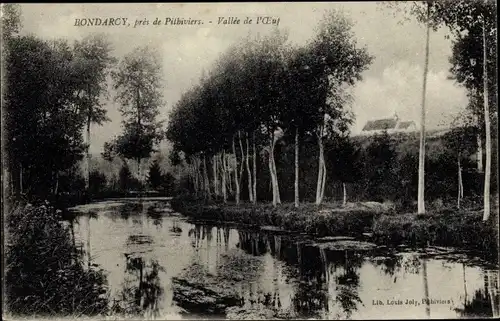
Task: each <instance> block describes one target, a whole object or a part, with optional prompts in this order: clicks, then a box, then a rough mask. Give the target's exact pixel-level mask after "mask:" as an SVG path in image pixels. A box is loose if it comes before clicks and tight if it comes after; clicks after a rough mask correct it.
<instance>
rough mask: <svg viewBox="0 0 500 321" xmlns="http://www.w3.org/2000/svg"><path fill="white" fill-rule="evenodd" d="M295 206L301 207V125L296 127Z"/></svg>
mask: <svg viewBox="0 0 500 321" xmlns="http://www.w3.org/2000/svg"><path fill="white" fill-rule="evenodd" d="M294 190H295V195H294V199H295V207H299V127H295V183H294Z"/></svg>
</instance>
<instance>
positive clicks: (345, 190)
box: [342, 182, 347, 206]
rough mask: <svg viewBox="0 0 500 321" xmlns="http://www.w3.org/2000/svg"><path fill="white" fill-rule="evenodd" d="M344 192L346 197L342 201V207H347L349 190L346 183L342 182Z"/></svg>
mask: <svg viewBox="0 0 500 321" xmlns="http://www.w3.org/2000/svg"><path fill="white" fill-rule="evenodd" d="M342 191H343V195H344V197H343V199H342V205H343V206H346V205H347V189H346V186H345V183H344V182H342Z"/></svg>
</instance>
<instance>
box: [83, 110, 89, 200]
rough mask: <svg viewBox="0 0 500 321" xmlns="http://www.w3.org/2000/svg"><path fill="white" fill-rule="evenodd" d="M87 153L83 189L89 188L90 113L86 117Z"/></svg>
mask: <svg viewBox="0 0 500 321" xmlns="http://www.w3.org/2000/svg"><path fill="white" fill-rule="evenodd" d="M87 145H88V146H87V151H86V155H85V156H86V157H85V173H84V175H85V189H86V190H87V191H88V190H89V188H90V111H89V114H88V117H87Z"/></svg>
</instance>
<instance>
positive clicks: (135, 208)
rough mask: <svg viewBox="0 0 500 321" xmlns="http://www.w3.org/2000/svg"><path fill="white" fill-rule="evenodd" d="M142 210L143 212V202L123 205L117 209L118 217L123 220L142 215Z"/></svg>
mask: <svg viewBox="0 0 500 321" xmlns="http://www.w3.org/2000/svg"><path fill="white" fill-rule="evenodd" d="M143 210H144V203H143V202H133V203H132V202H131V203H124V204H123V205H121V206H120V207H119V208H118V212H119V213H120V217H121V218H122V219H124V220H127V219H128V218H129V217H130V216H131V215H133V214H138V213H142V211H143Z"/></svg>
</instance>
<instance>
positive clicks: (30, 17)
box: [21, 2, 467, 153]
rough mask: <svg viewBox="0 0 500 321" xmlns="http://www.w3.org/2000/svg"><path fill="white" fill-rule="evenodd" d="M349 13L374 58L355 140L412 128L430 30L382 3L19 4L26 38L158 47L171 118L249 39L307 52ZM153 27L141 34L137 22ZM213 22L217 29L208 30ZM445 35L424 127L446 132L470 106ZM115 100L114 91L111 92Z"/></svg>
mask: <svg viewBox="0 0 500 321" xmlns="http://www.w3.org/2000/svg"><path fill="white" fill-rule="evenodd" d="M329 9H338V10H342V11H343V12H344V14H345V15H347V16H348V17H350V18H351V19H352V21H353V22H354V26H353V31H354V34H355V37H356V39H357V42H358V44H359V45H360V46H365V47H366V48H367V50H368V52H369V53H370V54H371V55H373V56H374V57H375V59H374V61H373V63H372V64H371V65H370V67H369V69H368V70H366V71H365V72H364V73H363V74H362V77H363V79H362V81H360V82H358V83H357V84H356V86H355V87H354V88H353V89H352V90H353V96H354V101H353V105H352V111H353V112H354V114H355V116H356V121H355V123H354V124H353V126H352V128H351V131H352V133H353V134H356V133H358V132H359V131H360V130H361V129H362V127H363V126H364V124H365V123H366V122H367V121H368V120H374V119H379V118H384V117H392V115H393V114H394V113H397V114H398V116H399V117H400V119H402V120H413V121H415V123H416V124H417V126H418V125H419V119H420V106H421V99H422V85H423V70H424V52H425V35H426V33H425V27H424V26H423V25H421V24H419V23H418V22H416V21H415V20H410V21H406V20H405V19H404V16H402V15H398V14H396V12H395V11H394V10H393V9H391V8H387V7H384V6H383V5H381V4H380V3H375V2H332V3H327V2H321V3H311V2H308V3H297V2H295V3H283V2H281V3H202V4H197V3H189V4H181V3H177V4H174V3H162V4H155V3H141V4H132V3H130V4H123V3H122V4H112V3H106V4H22V5H21V11H22V24H23V30H22V32H23V33H25V34H34V35H37V36H39V37H41V38H45V39H59V38H66V39H68V40H70V41H72V40H76V39H81V38H83V37H85V36H86V35H89V34H91V33H104V34H107V35H108V36H109V39H110V40H111V42H112V45H113V54H114V56H115V57H117V58H118V59H120V58H122V57H123V56H124V55H126V54H127V53H129V52H130V51H132V50H133V49H134V48H135V47H138V46H143V45H149V46H152V47H155V48H157V50H158V51H159V52H160V54H161V57H162V60H163V70H162V73H163V81H164V87H165V89H164V92H163V97H164V102H165V103H164V107H163V108H162V109H161V115H160V117H161V118H162V119H168V114H169V111H170V110H172V107H173V106H174V105H175V103H176V102H177V100H178V99H179V98H180V96H181V95H182V93H183V92H185V91H186V90H188V89H189V88H190V87H191V86H192V85H194V84H196V83H197V82H198V80H199V79H200V76H201V74H202V72H203V71H204V70H205V71H208V70H209V69H210V67H211V65H212V64H213V62H214V61H215V60H216V59H217V58H218V57H219V56H220V55H221V54H222V53H223V52H224V51H225V50H226V49H227V48H228V47H229V46H230V45H231V44H233V43H235V42H238V41H239V39H240V38H241V37H244V36H246V35H248V34H249V33H250V34H256V33H260V34H266V33H269V32H271V31H272V30H273V28H279V29H283V30H287V31H288V33H289V40H290V42H292V43H294V44H297V45H300V44H305V43H306V42H307V41H309V40H310V39H311V38H312V37H313V36H314V34H315V27H316V26H317V25H318V23H319V21H320V20H321V18H322V17H323V15H324V13H325V11H326V10H329ZM157 17H158V18H159V19H160V20H161V21H164V20H165V19H166V18H172V19H174V18H177V17H178V18H184V19H188V18H191V19H197V20H201V21H203V22H204V24H202V25H175V26H174V25H160V26H158V25H153V24H152V23H153V21H154V20H155V18H157ZM219 17H225V18H229V17H234V18H239V19H240V24H238V25H218V24H217V21H218V20H219ZM246 17H249V18H252V19H253V22H255V20H256V18H257V17H273V18H275V20H277V19H278V18H279V25H278V26H275V25H263V24H259V25H256V24H255V23H253V24H243V21H244V20H245V18H246ZM84 18H87V19H88V18H101V19H103V20H104V19H105V18H127V19H128V20H127V21H128V22H130V23H131V25H130V26H129V27H126V26H100V27H99V26H87V27H82V26H75V19H84ZM145 19H147V20H148V21H149V25H141V26H137V27H134V24H135V21H136V20H145ZM210 21H212V23H210ZM447 34H448V31H447V30H446V29H445V28H441V29H439V30H438V31H435V32H431V35H430V57H429V74H428V85H427V88H428V91H427V99H426V105H427V115H426V126H427V128H429V129H431V128H438V127H440V126H446V124H447V123H449V121H450V120H451V119H452V117H453V115H456V114H457V113H458V112H459V111H460V110H462V109H463V108H465V106H466V104H467V97H466V92H465V90H464V89H463V88H461V87H460V86H458V85H457V84H455V83H454V81H453V80H449V79H448V76H449V75H450V73H449V68H450V65H449V62H448V59H449V57H450V55H451V40H449V39H446V38H445V36H446V35H447ZM111 94H113V93H111ZM105 106H106V109H107V110H108V116H109V117H110V118H111V122H108V123H105V124H104V125H103V126H97V125H95V126H93V127H92V135H91V139H92V145H91V152H92V153H100V152H101V151H102V146H103V144H104V142H106V141H108V140H110V139H111V138H112V137H113V136H115V135H117V134H119V133H120V131H121V127H120V126H121V123H120V122H121V117H120V113H119V112H118V105H117V104H116V103H115V102H114V101H113V99H112V98H111V99H109V100H108V101H107V102H106V104H105Z"/></svg>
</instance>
